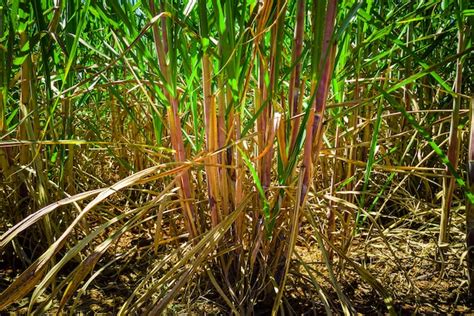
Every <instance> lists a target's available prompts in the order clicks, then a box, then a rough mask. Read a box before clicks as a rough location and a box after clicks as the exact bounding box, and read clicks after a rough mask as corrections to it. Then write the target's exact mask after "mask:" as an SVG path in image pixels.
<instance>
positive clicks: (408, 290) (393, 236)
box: [0, 230, 474, 315]
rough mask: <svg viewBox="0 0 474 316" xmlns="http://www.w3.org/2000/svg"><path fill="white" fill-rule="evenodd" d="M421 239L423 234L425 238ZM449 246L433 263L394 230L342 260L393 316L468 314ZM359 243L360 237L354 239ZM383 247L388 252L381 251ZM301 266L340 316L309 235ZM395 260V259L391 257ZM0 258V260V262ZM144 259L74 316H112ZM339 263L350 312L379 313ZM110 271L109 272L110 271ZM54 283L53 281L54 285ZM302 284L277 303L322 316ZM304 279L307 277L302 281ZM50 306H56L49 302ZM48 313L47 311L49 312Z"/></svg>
mask: <svg viewBox="0 0 474 316" xmlns="http://www.w3.org/2000/svg"><path fill="white" fill-rule="evenodd" d="M426 236H427V235H426ZM458 237H459V238H457V240H456V241H455V242H453V243H452V244H451V246H450V248H447V249H445V250H444V255H443V257H442V258H441V256H440V255H439V253H440V252H439V249H437V246H436V243H435V242H434V241H433V240H431V239H429V238H427V237H423V236H422V235H420V233H419V232H417V231H411V230H399V231H397V230H394V231H391V232H390V234H387V235H386V241H383V240H382V238H373V239H371V240H370V241H364V242H356V241H354V242H353V243H352V246H351V248H350V249H349V251H348V257H349V258H350V259H351V260H353V261H354V262H356V263H357V264H359V265H360V266H361V267H363V268H364V269H366V270H367V271H368V272H369V273H371V274H372V275H373V276H374V277H375V278H376V279H377V280H378V281H379V282H380V284H381V285H382V286H383V288H384V289H385V290H387V291H389V292H390V293H391V295H392V298H393V302H394V307H395V310H396V312H397V313H398V314H400V315H411V314H427V315H434V314H452V315H474V299H473V298H472V297H469V296H468V294H467V280H466V276H465V269H464V266H463V264H462V262H463V261H462V255H463V251H464V245H463V243H462V240H461V238H460V237H461V234H459V236H458ZM357 240H361V238H359V239H357ZM386 242H388V243H389V244H390V248H391V250H392V251H390V249H389V248H388V246H387V243H386ZM121 243H122V244H121V245H118V247H130V246H131V245H134V246H136V247H142V249H141V251H140V252H137V253H145V254H146V253H151V252H149V251H148V252H147V251H143V250H146V249H148V248H150V247H151V246H150V244H149V243H147V242H144V241H143V240H140V241H138V240H135V239H134V236H133V235H131V234H130V235H126V236H125V238H124V239H123V240H121ZM295 251H296V253H297V254H298V255H299V256H300V258H302V260H303V261H304V262H305V263H306V264H307V265H309V266H311V267H312V268H313V269H314V271H319V272H320V274H318V276H317V277H316V280H317V281H318V282H319V283H320V285H321V287H322V288H323V290H324V291H325V292H326V293H327V298H328V301H330V303H331V305H332V307H333V308H334V309H335V310H337V311H339V312H342V310H341V309H340V304H339V299H338V296H337V294H336V292H335V291H334V290H333V289H332V287H330V286H329V283H328V278H327V267H326V265H325V264H324V262H323V260H322V256H321V253H320V251H319V250H318V248H317V247H316V241H314V240H313V239H312V237H311V236H307V238H305V239H304V240H303V239H301V240H300V241H299V242H298V244H297V246H296V249H295ZM393 254H396V258H395V257H394V256H393ZM0 260H1V259H0ZM149 260H150V259H147V258H144V257H143V258H134V259H132V260H130V258H128V260H127V262H128V264H127V262H121V263H120V264H119V262H117V264H116V265H112V266H111V268H110V269H108V270H106V272H104V273H103V274H101V275H100V276H99V277H97V279H96V280H95V281H94V283H93V284H92V285H91V286H90V287H89V288H88V290H87V291H86V292H85V293H84V294H83V295H82V297H81V299H80V300H79V304H78V305H77V306H76V307H75V310H74V313H75V314H77V313H82V314H86V315H92V314H98V313H101V314H103V315H115V314H117V312H118V310H119V308H120V306H121V305H122V304H123V302H124V301H126V300H127V298H128V297H129V296H130V294H131V293H132V291H133V289H134V287H135V284H137V282H138V280H140V279H141V278H142V276H143V274H144V273H146V271H147V264H149V262H150V261H149ZM300 260H301V259H299V260H297V257H296V256H295V261H294V265H293V266H292V267H291V273H292V274H299V275H300V276H301V275H307V273H306V272H305V269H304V267H303V266H302V265H301V264H299V262H301V261H300ZM340 264H341V262H340V261H339V260H338V259H337V257H335V259H334V272H335V273H336V276H337V278H338V280H339V282H340V284H341V286H342V291H343V293H344V294H345V295H346V296H347V298H348V299H349V301H350V302H351V304H352V306H353V308H354V309H355V310H356V312H357V313H359V314H363V315H380V314H386V313H387V308H386V306H385V303H384V301H383V299H382V297H381V295H380V293H378V292H377V291H375V290H374V289H373V287H372V286H370V285H369V284H368V283H367V282H366V281H364V280H363V279H362V278H361V277H360V275H359V274H358V273H357V272H356V271H355V270H354V269H353V268H352V267H351V266H350V265H349V264H347V263H346V264H345V269H344V273H339V272H338V271H340V269H339V268H340V267H341V265H340ZM115 266H116V267H117V268H113V267H115ZM20 272H21V271H20V270H19V269H15V268H14V267H12V266H11V265H10V266H9V265H7V264H6V263H5V262H3V261H0V290H4V289H5V288H6V287H7V286H8V285H9V284H10V283H11V282H12V280H13V279H14V278H15V277H16V276H17V275H18V274H19V273H20ZM60 279H61V277H59V278H58V280H60ZM301 279H305V278H301V277H296V278H291V276H290V278H289V280H288V283H287V287H288V291H287V295H286V298H285V302H284V305H285V306H286V309H287V311H288V313H289V314H297V315H313V314H315V315H321V314H325V308H324V305H323V304H322V303H321V300H320V299H319V297H318V294H317V293H316V290H315V288H314V286H312V285H310V282H306V283H305V282H302V283H299V284H295V283H294V282H293V281H292V280H301ZM306 280H308V278H306ZM217 298H218V295H216V294H215V293H214V294H213V293H209V295H208V296H206V295H201V296H200V297H199V298H196V299H193V300H192V301H190V302H187V303H183V302H176V303H174V302H173V303H172V304H171V307H170V309H169V314H173V315H202V314H220V313H222V310H223V309H224V310H225V304H223V303H220V302H218V299H217ZM56 303H57V302H56ZM27 310H28V299H23V300H21V301H20V302H17V303H15V304H12V305H11V306H9V308H8V309H7V310H6V311H7V312H10V313H11V314H25V313H26V312H27ZM52 311H54V308H53V309H52ZM270 311H271V307H269V306H262V305H261V304H260V305H259V304H257V305H256V306H255V310H254V313H255V315H267V314H268V313H269V312H270Z"/></svg>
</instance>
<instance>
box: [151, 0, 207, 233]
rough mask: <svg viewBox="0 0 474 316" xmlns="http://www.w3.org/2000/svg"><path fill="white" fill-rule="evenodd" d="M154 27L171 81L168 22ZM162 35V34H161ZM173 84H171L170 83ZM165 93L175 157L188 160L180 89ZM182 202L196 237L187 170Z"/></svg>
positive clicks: (183, 175)
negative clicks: (180, 112)
mask: <svg viewBox="0 0 474 316" xmlns="http://www.w3.org/2000/svg"><path fill="white" fill-rule="evenodd" d="M149 4H150V10H151V13H152V14H153V15H156V9H155V4H154V0H150V2H149ZM152 29H153V39H154V43H155V49H156V53H157V55H158V63H159V66H160V71H161V73H162V74H163V76H164V78H165V80H166V81H167V82H168V83H170V79H171V75H170V71H169V67H168V64H167V62H166V59H165V56H166V53H167V48H168V47H167V44H166V42H167V41H166V23H164V21H163V20H162V32H161V33H160V30H159V28H158V25H157V24H156V23H155V24H153V26H152ZM160 35H161V36H160ZM168 86H171V85H168ZM163 93H164V95H165V97H166V98H167V100H168V103H169V107H167V110H168V124H169V128H170V135H171V145H172V146H173V149H174V151H175V158H176V160H177V161H178V162H185V161H186V153H185V150H184V142H183V135H182V132H181V119H180V117H179V115H178V91H177V90H176V88H174V91H173V93H172V94H171V93H170V91H168V89H167V88H166V87H165V88H164V89H163ZM179 177H180V188H181V190H180V197H181V199H180V202H181V207H182V208H183V214H184V218H185V220H184V222H185V226H186V230H187V231H188V233H189V237H190V238H194V237H196V236H197V235H198V230H197V228H196V224H195V223H196V221H195V216H194V207H193V204H192V203H191V199H192V190H191V180H190V176H189V171H188V170H185V171H183V172H182V173H181V174H180V175H179Z"/></svg>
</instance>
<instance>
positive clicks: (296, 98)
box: [288, 0, 305, 152]
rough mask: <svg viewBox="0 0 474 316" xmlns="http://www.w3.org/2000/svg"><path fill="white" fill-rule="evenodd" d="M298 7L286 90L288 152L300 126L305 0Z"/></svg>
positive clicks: (299, 2)
mask: <svg viewBox="0 0 474 316" xmlns="http://www.w3.org/2000/svg"><path fill="white" fill-rule="evenodd" d="M297 5H298V8H297V12H296V29H295V37H294V46H293V56H292V58H291V63H292V64H295V63H296V65H295V67H294V69H293V71H292V72H291V77H290V89H289V91H288V102H289V108H290V117H291V118H293V117H295V118H294V119H291V121H290V122H291V123H290V124H291V128H290V130H291V136H290V137H291V139H290V152H292V151H293V150H294V149H295V142H296V138H297V136H298V129H299V126H300V116H299V115H298V114H300V113H301V102H300V99H302V98H301V97H300V86H301V62H300V61H299V59H300V58H301V54H302V52H303V35H304V17H305V0H299V1H298V4H297Z"/></svg>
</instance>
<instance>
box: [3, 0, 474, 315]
mask: <svg viewBox="0 0 474 316" xmlns="http://www.w3.org/2000/svg"><path fill="white" fill-rule="evenodd" d="M389 2H390V3H389V5H388V6H387V10H382V9H380V8H381V6H382V5H383V4H384V2H379V1H355V0H340V1H337V0H323V1H320V0H296V1H285V0H271V1H266V0H265V1H256V0H243V1H233V0H190V1H175V0H148V1H121V0H110V1H103V2H100V1H90V0H86V1H82V0H67V1H62V0H58V1H38V0H32V1H27V0H3V1H2V4H1V5H0V44H1V46H0V71H1V73H0V132H1V139H0V167H1V170H2V175H1V177H2V181H4V185H3V186H2V187H1V188H0V194H1V197H2V198H3V199H2V201H5V202H0V207H2V208H4V209H5V210H13V211H11V212H7V211H4V210H3V209H2V210H1V212H0V214H1V217H2V219H1V220H2V222H1V223H2V224H3V223H6V224H5V227H6V228H5V229H3V228H2V229H0V234H1V236H0V252H1V251H3V252H4V253H8V256H6V257H8V260H10V261H12V262H14V263H15V264H17V263H18V261H17V259H18V258H20V262H21V265H22V267H23V268H25V270H24V271H23V272H22V273H20V274H19V275H18V276H17V277H16V278H15V279H14V280H13V281H12V282H11V283H10V284H9V285H8V286H7V287H6V288H5V289H2V292H1V293H0V310H2V309H4V308H8V306H11V305H13V304H15V303H16V302H19V301H21V300H22V299H24V298H25V297H28V313H45V312H47V311H48V310H50V309H51V308H55V310H56V311H57V312H58V313H60V312H62V311H63V309H69V310H70V311H71V312H73V311H74V310H75V308H76V307H77V306H78V304H80V302H81V298H82V297H83V295H84V294H85V293H87V291H88V288H89V287H90V286H91V284H93V283H94V282H95V280H96V279H97V278H100V276H101V275H102V274H104V271H107V269H108V268H110V267H112V266H114V265H118V266H120V265H121V264H124V263H123V262H127V264H129V262H131V261H132V262H133V260H135V259H133V260H132V259H131V258H137V259H136V260H137V264H138V263H140V262H143V260H145V259H144V258H147V259H146V260H148V261H147V265H146V268H145V270H146V272H144V273H143V274H142V275H140V278H138V279H137V280H136V282H135V283H134V286H133V289H129V292H128V293H127V298H126V299H125V300H124V301H123V302H122V304H121V306H120V307H119V309H118V310H117V313H118V314H120V315H128V314H134V313H140V314H142V313H146V314H151V315H157V314H161V313H165V312H167V311H169V310H171V309H172V308H173V304H174V303H175V302H178V301H184V300H185V298H186V295H187V293H188V291H189V292H192V293H195V292H196V291H197V292H199V293H201V291H202V292H206V291H207V292H211V293H212V294H213V300H214V301H216V302H217V303H218V304H219V306H220V307H221V311H225V312H231V313H234V314H251V313H253V312H254V311H255V310H256V306H258V308H259V309H260V311H263V312H264V313H271V314H273V315H275V314H277V313H279V312H283V313H284V312H285V311H287V312H289V313H292V312H294V310H293V309H292V306H291V304H290V303H289V295H288V294H289V292H290V290H292V294H294V293H297V292H298V291H299V290H298V286H297V285H295V284H296V283H297V281H295V279H298V280H301V282H304V284H305V285H309V286H310V288H311V291H310V292H311V294H312V295H314V296H317V297H318V299H319V300H320V301H321V302H322V306H323V308H324V310H325V311H326V312H327V313H331V312H332V311H334V310H335V311H338V312H343V313H345V314H351V313H355V312H356V311H357V310H356V307H355V306H354V305H353V303H352V302H351V301H350V299H349V298H348V296H347V294H346V293H345V291H344V289H343V288H342V285H341V279H343V276H344V271H345V267H346V266H347V267H350V268H351V270H352V271H355V272H356V273H357V274H358V275H359V276H360V277H361V279H362V280H363V281H364V282H367V283H368V284H370V285H371V286H372V287H373V288H374V289H375V290H376V292H377V293H378V294H379V295H380V296H381V297H382V298H383V300H384V303H385V306H386V308H387V311H388V312H389V313H391V314H393V313H395V310H394V305H393V299H392V295H391V294H390V291H389V290H387V289H386V288H385V287H384V286H383V285H382V283H381V282H380V280H379V277H380V276H378V275H373V274H371V273H370V272H369V271H368V269H366V267H365V266H364V265H363V264H360V263H359V262H357V261H356V260H353V258H351V249H353V247H352V243H353V241H354V239H356V238H359V237H361V236H363V234H368V235H370V234H371V232H372V231H375V233H374V234H378V235H377V236H380V238H381V239H382V240H383V242H384V245H385V246H386V247H387V249H388V250H389V251H390V253H391V254H392V255H393V258H394V262H395V264H396V265H397V268H399V269H400V270H403V267H402V265H401V264H400V261H399V259H398V255H397V253H396V252H395V251H394V249H393V247H392V245H391V243H390V242H389V241H388V239H387V238H386V236H385V233H384V227H383V225H384V223H383V221H382V220H381V218H384V219H385V215H386V214H385V213H384V206H385V205H386V204H387V203H389V202H393V201H398V200H397V199H395V198H394V199H392V198H391V197H392V196H396V195H397V194H399V190H401V189H400V188H401V187H404V186H406V187H408V188H412V187H414V186H415V185H419V184H418V182H417V181H419V182H420V183H421V184H420V186H423V188H424V189H423V190H422V192H421V193H420V200H422V199H423V200H430V199H431V200H432V199H433V198H434V196H435V194H433V193H432V191H434V190H436V189H438V188H439V185H438V183H437V181H438V180H439V179H441V178H440V177H439V173H443V176H442V180H440V181H442V182H443V183H444V184H443V185H444V186H443V189H442V192H441V195H442V196H443V202H442V212H441V214H442V216H440V225H439V228H440V234H439V244H440V245H445V244H447V242H448V239H447V236H448V234H447V232H448V225H447V223H448V222H449V217H450V208H451V206H452V205H454V204H455V203H458V204H459V202H458V201H459V200H460V199H459V198H457V197H459V196H462V195H465V196H466V198H467V204H466V210H467V212H466V213H467V246H468V249H470V250H469V251H470V252H469V253H468V256H467V259H468V260H467V262H468V268H469V269H470V270H469V271H470V275H471V279H472V271H474V270H473V266H472V265H473V262H474V259H473V256H472V254H473V252H472V247H474V244H473V243H474V241H473V238H471V237H472V236H473V234H474V233H473V232H472V231H473V229H472V226H473V225H474V224H473V223H474V222H473V217H474V216H473V215H472V210H473V206H472V205H473V204H472V203H473V202H474V198H473V196H474V195H473V194H474V193H472V183H474V182H473V179H472V178H473V175H472V170H471V169H472V168H471V169H469V173H468V175H469V177H470V178H469V180H470V181H471V182H470V183H471V189H469V188H468V186H467V185H466V183H465V181H464V178H463V174H462V173H461V174H460V171H459V170H458V162H459V159H462V146H461V145H460V140H461V139H462V137H460V134H462V132H463V131H464V130H462V128H463V127H461V128H460V126H461V125H462V124H465V123H466V122H465V120H464V119H463V117H462V113H464V112H462V111H463V108H462V107H463V104H464V103H463V102H464V101H465V99H466V96H465V95H463V93H466V92H465V90H463V84H464V82H463V80H462V74H463V65H464V63H465V60H466V56H468V54H469V53H470V52H472V47H471V46H472V44H471V42H470V40H468V37H467V36H466V34H468V32H467V28H468V23H466V16H469V14H470V13H469V12H467V13H466V10H465V9H464V7H463V5H461V4H459V3H461V2H462V1H460V2H459V3H458V2H457V1H452V2H453V3H452V4H453V6H451V7H450V6H446V3H445V2H446V1H433V2H430V3H424V2H420V3H416V4H413V3H411V4H403V5H401V6H398V5H395V4H396V3H397V1H389ZM441 2H442V3H441ZM456 4H457V6H456ZM427 12H428V13H427ZM433 12H434V13H433ZM453 15H455V16H456V18H457V19H456V20H455V21H456V23H457V24H456V30H457V31H458V45H457V48H456V51H454V52H451V51H449V53H452V54H446V52H445V51H444V50H443V46H442V45H441V43H442V40H443V36H444V35H445V34H451V33H452V32H453V24H452V23H454V22H452V21H454V20H453V19H452V16H453ZM431 19H432V20H433V21H432V20H431ZM423 23H426V24H423ZM430 23H432V24H433V25H435V27H436V29H437V30H436V31H435V30H434V29H432V28H433V26H432V24H430ZM418 24H423V25H424V27H417V26H419V25H418ZM426 32H432V33H433V34H425V33H426ZM426 38H435V39H436V40H435V41H434V42H433V43H432V44H429V45H425V44H424V41H425V40H426ZM419 42H421V43H423V44H420V43H419ZM422 54H427V55H426V56H430V58H433V59H434V60H435V62H434V63H433V64H428V63H426V62H425V61H424V59H425V58H422V56H421V55H422ZM430 54H433V55H435V56H434V57H433V56H431V55H430ZM426 58H427V57H426ZM452 62H455V63H456V69H455V71H454V75H453V71H451V69H446V68H447V67H446V63H452ZM443 72H445V73H446V74H447V75H446V77H447V78H450V76H454V82H455V85H454V88H451V87H450V86H449V84H448V83H447V80H448V79H446V78H445V79H443V78H444V77H443V75H444V73H443ZM427 78H428V79H427ZM440 87H441V88H440ZM449 97H451V98H452V108H451V109H448V111H451V112H449V113H450V115H451V116H450V117H449V120H447V119H445V118H441V119H439V120H438V121H436V120H435V118H438V116H436V115H438V114H436V113H435V114H432V113H431V112H430V108H429V106H428V105H427V104H432V103H440V104H441V105H440V107H442V106H445V105H446V104H447V103H448V101H446V100H450V99H449ZM441 110H444V109H441ZM443 113H444V112H443ZM446 121H448V122H449V133H446V132H445V129H446V124H445V122H446ZM471 123H472V122H471ZM472 130H473V128H472V124H471V134H470V135H471V143H470V144H471V145H472V143H473V139H472V137H474V136H473V135H474V134H473V132H472ZM436 133H438V134H436ZM446 134H448V135H449V136H448V137H447V138H446ZM420 135H421V137H419V136H420ZM443 135H444V137H445V138H446V139H443V138H442V137H443ZM440 139H442V140H441V141H439V140H440ZM446 143H449V144H448V149H447V151H446V150H444V148H443V146H444V145H445V144H446ZM445 151H446V152H447V154H445ZM469 153H470V155H469V163H470V164H471V163H472V161H471V160H474V156H473V155H474V154H473V151H472V148H471V147H470V149H469ZM440 162H441V163H442V164H443V165H442V166H443V168H445V169H442V168H440V167H439V166H438V164H440ZM425 164H427V165H428V166H429V168H425V167H424V165H425ZM427 169H429V170H427ZM99 175H101V176H99ZM380 183H382V184H380ZM395 183H397V184H396V185H395ZM456 185H457V186H456ZM412 191H415V192H416V190H415V189H412ZM341 194H344V195H341ZM423 194H424V195H423ZM421 195H423V196H421ZM7 197H8V199H7ZM54 201H56V202H54ZM394 203H395V202H394ZM456 205H457V204H456ZM321 211H322V213H323V216H321ZM390 216H391V214H390ZM395 223H398V222H397V221H395ZM303 226H305V227H307V226H309V227H311V232H310V233H308V232H305V233H306V234H307V235H305V237H308V238H307V239H310V240H311V241H312V242H314V244H315V249H317V253H318V255H319V256H320V259H321V261H322V262H323V264H322V266H321V268H320V270H316V269H314V268H313V267H311V265H310V264H307V263H305V262H304V260H303V259H301V258H300V257H299V254H298V252H297V251H295V247H296V245H297V243H298V242H300V243H301V234H302V231H303V229H302V228H303ZM367 231H368V233H367ZM134 235H137V236H138V235H139V236H150V238H149V239H150V240H151V242H150V245H149V246H147V247H146V250H142V249H140V248H139V247H138V246H137V247H135V246H133V245H132V242H130V241H129V242H128V243H127V238H131V237H130V236H134ZM364 236H366V235H364ZM32 240H34V241H35V243H36V241H41V243H38V244H41V245H40V246H39V247H31V241H32ZM124 245H125V246H124ZM142 251H143V252H142ZM124 265H125V264H124ZM295 266H298V267H299V268H295ZM404 272H405V274H404V275H405V276H406V277H407V276H408V274H407V273H406V271H404ZM407 279H408V282H409V283H410V284H412V283H411V280H409V278H408V277H407ZM200 280H205V281H202V282H201V281H200ZM321 280H324V282H327V283H328V287H329V288H330V290H327V287H324V286H323V285H322V283H323V282H321ZM471 284H472V283H471ZM471 289H472V287H471ZM330 291H333V292H334V294H333V296H332V297H334V298H336V299H337V303H335V300H332V299H330V296H331V294H330V293H329V292H330ZM198 296H200V295H198ZM311 299H312V300H313V299H314V297H312V298H311ZM217 303H216V304H217Z"/></svg>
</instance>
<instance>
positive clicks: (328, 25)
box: [300, 0, 337, 203]
mask: <svg viewBox="0 0 474 316" xmlns="http://www.w3.org/2000/svg"><path fill="white" fill-rule="evenodd" d="M336 9H337V0H332V1H329V3H328V6H327V11H326V20H325V27H324V35H323V43H322V54H321V59H320V61H319V69H320V70H321V76H320V78H319V80H318V82H316V81H313V82H312V87H311V95H313V93H316V96H315V98H314V101H313V103H312V105H311V110H310V113H309V118H308V122H307V125H306V140H305V145H304V156H303V166H302V168H303V183H302V189H301V199H300V201H301V203H304V200H305V197H306V195H307V193H308V190H309V186H310V181H311V178H312V174H313V173H312V168H313V162H314V161H315V160H316V158H317V157H318V154H319V151H320V149H321V145H322V142H321V139H322V126H323V119H324V110H325V109H326V98H327V95H328V90H329V83H330V80H331V76H332V70H333V64H334V58H335V53H336V44H335V43H334V42H332V35H333V33H334V25H335V19H336Z"/></svg>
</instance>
